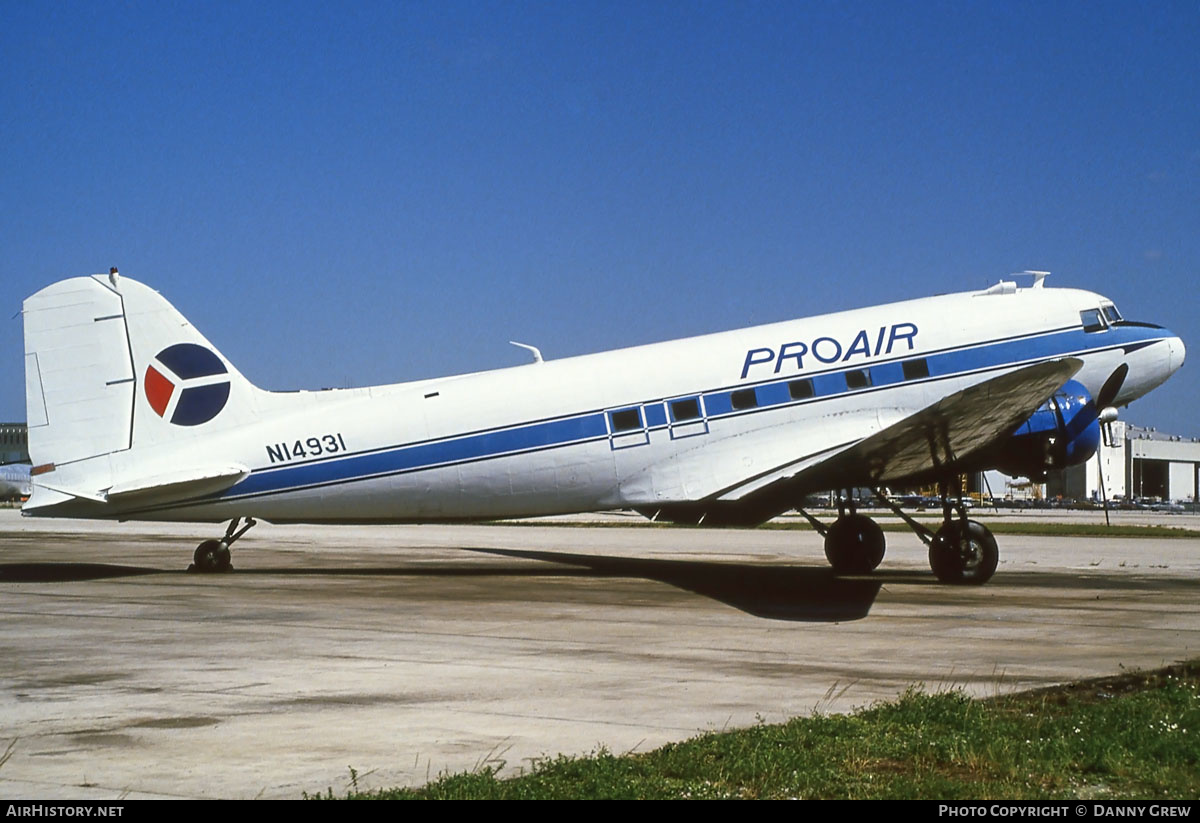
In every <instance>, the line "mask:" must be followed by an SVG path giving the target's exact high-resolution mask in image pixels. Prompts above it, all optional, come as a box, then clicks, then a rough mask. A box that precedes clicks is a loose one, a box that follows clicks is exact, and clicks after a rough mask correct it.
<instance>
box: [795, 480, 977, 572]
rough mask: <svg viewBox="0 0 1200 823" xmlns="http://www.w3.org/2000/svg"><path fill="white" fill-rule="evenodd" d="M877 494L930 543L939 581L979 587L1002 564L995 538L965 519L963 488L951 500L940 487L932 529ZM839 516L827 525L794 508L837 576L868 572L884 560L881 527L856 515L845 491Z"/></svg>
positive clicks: (945, 487) (946, 488) (944, 486)
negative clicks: (819, 539)
mask: <svg viewBox="0 0 1200 823" xmlns="http://www.w3.org/2000/svg"><path fill="white" fill-rule="evenodd" d="M873 491H874V492H875V496H876V497H877V498H879V501H880V502H881V503H883V505H885V506H887V507H888V508H889V509H891V510H892V511H893V512H894V513H895V514H896V515H897V516H898V517H900V518H901V519H902V520H903V521H904V522H905V523H907V524H908V526H909V528H911V529H912V530H913V531H914V532H915V533H916V535H917V536H918V537H920V538H921V540H922V541H924V542H925V544H926V545H927V546H929V567H930V568H931V569H933V573H934V574H935V575H936V576H937V579H938V580H940V581H942V582H943V583H955V584H959V585H975V586H978V585H981V584H983V583H986V582H987V581H988V580H990V579H991V577H992V575H993V574H995V572H996V565H997V564H998V563H999V562H1000V552H999V549H998V547H997V546H996V538H994V537H993V536H992V533H991V532H990V531H989V530H988V528H987V527H986V526H984V525H983V524H982V523H979V522H977V521H975V520H968V519H967V509H966V507H965V506H964V505H963V502H962V493H961V490H960V491H959V492H958V494H957V495H956V496H955V500H954V501H953V502H952V501H951V498H950V494H949V492H950V489H949V484H947V483H942V484H941V485H940V487H939V492H940V497H941V500H942V521H943V522H942V526H941V528H939V529H938V530H937V531H936V532H934V531H931V530H930V529H929V528H928V527H926V526H925V525H924V524H922V523H918V522H917V521H916V520H913V519H912V518H911V517H909V516H908V514H907V513H906V512H904V511H903V510H901V508H900V507H899V506H897V505H896V504H895V503H893V502H892V501H891V500H888V499H887V497H886V496H885V495H884V494H883V493H882V492H881V491H880V490H879V489H874V490H873ZM837 504H838V519H837V520H836V521H835V522H834V523H833V525H831V526H825V525H824V524H823V523H821V522H820V521H818V520H817V519H816V518H815V517H813V516H812V515H810V514H809V513H808V512H806V511H804V510H803V509H797V511H799V512H800V514H802V515H803V516H804V517H805V518H806V519H807V520H808V522H809V523H810V524H811V525H812V527H813V528H814V529H816V530H817V531H818V532H820V534H821V535H822V536H824V538H825V557H826V558H827V559H828V560H829V565H831V566H832V567H833V570H834V572H835V573H837V574H867V573H868V572H870V571H873V570H874V569H875V567H877V566H878V565H879V563H880V561H882V560H883V554H884V538H883V530H882V529H880V528H879V526H878V524H876V523H875V521H874V520H872V519H871V518H869V517H867V516H866V515H863V514H859V513H858V511H857V507H856V505H855V501H854V499H853V498H852V497H851V495H850V494H849V493H847V494H846V496H845V497H842V496H841V494H840V493H839V495H838V501H837Z"/></svg>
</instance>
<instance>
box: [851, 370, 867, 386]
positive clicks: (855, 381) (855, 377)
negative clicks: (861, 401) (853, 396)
mask: <svg viewBox="0 0 1200 823" xmlns="http://www.w3.org/2000/svg"><path fill="white" fill-rule="evenodd" d="M870 385H871V373H870V372H869V371H867V370H866V369H863V370H861V371H859V370H855V371H848V372H846V388H848V389H865V388H867V387H868V386H870Z"/></svg>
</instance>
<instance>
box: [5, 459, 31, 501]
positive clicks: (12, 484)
mask: <svg viewBox="0 0 1200 823" xmlns="http://www.w3.org/2000/svg"><path fill="white" fill-rule="evenodd" d="M29 468H30V467H29V465H28V464H27V463H10V464H8V465H4V466H0V500H17V499H23V498H26V497H29V494H30V492H31V491H32V488H31V486H30V478H29Z"/></svg>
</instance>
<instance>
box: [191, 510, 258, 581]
mask: <svg viewBox="0 0 1200 823" xmlns="http://www.w3.org/2000/svg"><path fill="white" fill-rule="evenodd" d="M241 522H242V518H240V517H235V518H233V520H232V521H231V522H230V524H229V528H227V529H226V530H225V536H224V537H222V538H221V539H220V540H205V541H204V542H203V543H201V544H200V545H199V546H197V547H196V553H195V554H194V555H192V560H193V561H194V562H193V563H192V565H190V566H188V571H190V572H200V573H202V574H212V573H215V572H228V571H233V565H232V562H231V560H232V558H231V556H230V554H229V547H230V546H232V545H233V543H234V541H235V540H237V539H238V538H239V537H241V536H242V535H243V534H245V533H246V532H248V531H250V529H251V528H253V527H254V525H255V524H256V523H257V522H258V521H256V520H255V519H254V518H253V517H247V518H246V525H244V526H242V527H241V528H240V529H239V528H238V524H240V523H241Z"/></svg>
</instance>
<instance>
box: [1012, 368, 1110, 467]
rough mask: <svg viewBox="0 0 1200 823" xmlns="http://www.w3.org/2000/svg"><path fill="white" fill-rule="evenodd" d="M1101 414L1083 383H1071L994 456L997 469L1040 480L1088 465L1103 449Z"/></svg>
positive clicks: (1039, 409) (1043, 406) (1048, 401)
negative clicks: (1059, 470) (1052, 474)
mask: <svg viewBox="0 0 1200 823" xmlns="http://www.w3.org/2000/svg"><path fill="white" fill-rule="evenodd" d="M1098 418H1099V411H1098V410H1097V409H1096V402H1095V401H1094V400H1093V399H1092V395H1091V394H1090V393H1088V390H1087V388H1086V387H1084V385H1083V384H1082V383H1078V382H1076V381H1074V380H1068V381H1067V382H1066V384H1065V385H1064V386H1063V387H1062V388H1061V389H1059V390H1058V391H1057V392H1055V394H1054V396H1053V397H1051V398H1050V399H1049V400H1047V401H1046V402H1045V403H1043V404H1042V405H1041V406H1039V407H1038V410H1037V411H1035V412H1034V413H1033V416H1032V417H1030V418H1029V419H1028V420H1026V421H1025V422H1024V423H1022V424H1021V425H1020V427H1019V428H1018V429H1017V430H1016V431H1015V432H1013V434H1012V436H1011V437H1010V438H1009V439H1008V440H1007V441H1005V442H1004V444H1003V445H1002V446H1001V448H999V449H997V450H996V452H995V468H997V469H999V470H1000V471H1002V472H1004V473H1005V474H1008V475H1013V476H1019V477H1028V478H1030V479H1032V480H1041V479H1043V478H1044V477H1045V476H1046V472H1047V471H1051V470H1054V469H1063V468H1066V467H1067V466H1075V465H1078V464H1080V463H1083V462H1085V461H1086V460H1088V458H1090V457H1091V456H1092V455H1093V454H1095V453H1096V448H1097V447H1098V446H1099V445H1100V423H1099V420H1098Z"/></svg>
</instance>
